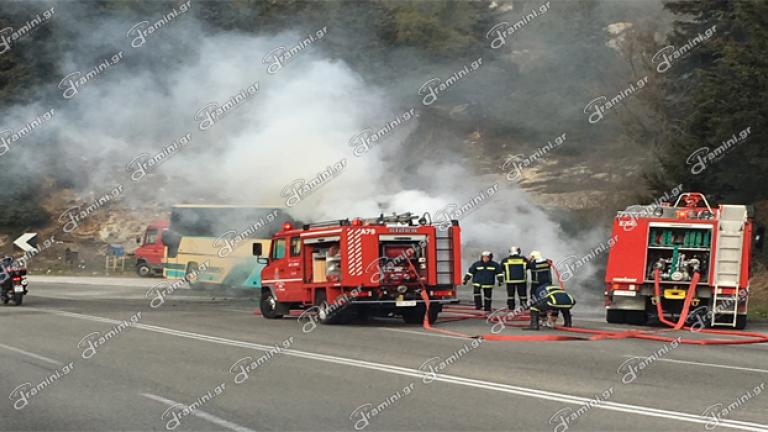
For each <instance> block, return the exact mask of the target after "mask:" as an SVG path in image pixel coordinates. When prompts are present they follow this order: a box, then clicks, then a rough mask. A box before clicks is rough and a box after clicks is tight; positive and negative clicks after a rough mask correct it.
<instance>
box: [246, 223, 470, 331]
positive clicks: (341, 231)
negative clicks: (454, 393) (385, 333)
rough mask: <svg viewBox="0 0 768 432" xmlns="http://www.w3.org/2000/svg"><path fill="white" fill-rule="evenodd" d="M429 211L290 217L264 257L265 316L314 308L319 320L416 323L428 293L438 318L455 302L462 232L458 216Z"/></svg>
mask: <svg viewBox="0 0 768 432" xmlns="http://www.w3.org/2000/svg"><path fill="white" fill-rule="evenodd" d="M428 216H429V215H428V214H425V215H424V216H423V217H422V218H420V219H418V221H416V219H417V218H418V216H412V215H411V214H410V213H405V214H403V215H394V216H383V215H381V216H379V217H377V218H370V219H361V218H355V219H352V220H349V219H345V220H336V221H331V222H321V223H315V224H307V225H303V226H301V227H294V226H292V225H291V224H290V223H286V224H285V225H284V226H283V229H282V231H280V232H278V233H277V234H275V236H274V237H273V238H272V242H271V246H270V250H269V255H268V257H262V258H261V259H262V260H263V261H262V262H263V263H265V264H267V265H266V267H265V268H264V269H263V270H262V273H261V277H262V284H263V287H262V293H261V312H262V315H263V316H264V317H265V318H270V319H272V318H280V317H282V316H283V315H286V314H288V313H289V311H290V310H292V309H303V310H307V309H311V310H313V311H314V312H316V317H317V319H318V321H320V322H321V323H334V322H343V321H346V320H348V319H349V318H351V317H352V316H353V315H355V314H356V315H357V316H367V315H379V316H393V315H400V316H402V317H403V320H404V321H405V322H406V323H414V324H415V323H420V322H421V321H422V320H423V319H424V315H425V312H426V305H425V300H424V298H423V295H427V296H428V298H429V303H430V307H429V311H430V313H429V320H430V321H431V322H434V321H435V320H436V319H437V315H438V313H439V312H440V311H441V309H442V305H443V304H445V303H450V302H456V301H458V298H457V286H458V285H460V284H461V250H460V248H461V246H460V245H461V238H460V228H459V224H458V221H451V222H450V223H445V224H441V225H439V226H438V225H434V224H432V222H431V218H429V217H428ZM258 252H260V251H256V250H254V254H255V255H257V254H259V253H258Z"/></svg>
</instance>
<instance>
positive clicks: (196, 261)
mask: <svg viewBox="0 0 768 432" xmlns="http://www.w3.org/2000/svg"><path fill="white" fill-rule="evenodd" d="M287 220H290V217H289V216H288V215H287V214H286V213H285V212H284V210H283V209H282V208H281V207H268V206H264V207H262V206H237V205H195V204H181V205H176V206H174V207H173V208H172V209H171V218H170V225H169V227H168V231H167V232H166V234H164V236H163V243H164V244H165V254H164V258H163V276H164V277H165V278H166V279H169V280H175V279H187V280H188V281H189V283H190V285H191V286H192V287H193V288H201V287H205V286H225V287H228V288H261V270H262V269H263V268H264V264H261V263H259V262H258V260H257V259H258V257H259V256H261V255H262V251H264V254H268V251H269V246H270V239H271V238H272V235H273V234H274V233H275V232H277V231H278V230H279V229H280V226H281V224H282V223H283V222H285V221H287Z"/></svg>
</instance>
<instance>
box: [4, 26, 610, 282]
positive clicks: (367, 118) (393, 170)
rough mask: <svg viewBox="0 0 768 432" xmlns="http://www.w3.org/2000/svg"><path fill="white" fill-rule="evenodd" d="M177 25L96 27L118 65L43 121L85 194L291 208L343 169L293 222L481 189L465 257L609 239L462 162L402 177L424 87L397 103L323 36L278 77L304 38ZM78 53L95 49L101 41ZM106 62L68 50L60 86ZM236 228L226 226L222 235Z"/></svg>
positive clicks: (553, 250) (410, 205)
mask: <svg viewBox="0 0 768 432" xmlns="http://www.w3.org/2000/svg"><path fill="white" fill-rule="evenodd" d="M178 19H179V20H184V21H183V22H181V21H180V22H179V23H175V24H173V25H172V26H169V27H167V28H164V29H161V30H160V31H159V32H158V33H157V34H156V35H155V36H153V38H152V39H150V40H148V41H147V43H146V44H145V45H144V46H142V47H140V48H132V47H131V46H130V40H129V39H127V38H125V31H126V30H127V29H128V28H130V26H131V24H132V23H125V22H121V23H115V24H114V25H110V26H105V25H101V26H100V30H99V31H100V34H102V35H105V36H104V37H105V39H107V37H106V35H111V36H110V37H111V39H109V41H110V44H111V45H113V46H114V49H113V50H111V51H105V52H118V51H123V52H124V54H123V59H122V60H120V62H118V63H116V64H114V65H112V66H111V67H110V68H109V69H107V70H106V71H104V72H103V73H101V74H99V75H97V76H96V77H95V78H93V79H91V80H90V81H88V82H87V83H86V84H85V85H84V86H82V88H80V89H79V92H78V93H77V94H76V95H75V96H74V97H72V98H71V99H67V100H64V99H63V98H61V99H60V100H58V101H55V105H54V106H57V107H58V108H57V114H56V121H55V122H52V123H51V124H50V125H48V126H46V129H45V136H46V137H47V139H48V142H47V143H45V145H47V146H51V148H53V147H55V148H56V149H57V150H56V152H55V153H56V154H57V155H58V156H57V158H59V162H61V161H62V160H63V161H66V162H67V163H66V165H68V166H70V169H72V167H75V168H74V169H78V168H82V169H86V170H87V171H88V179H89V182H88V184H85V185H83V184H81V185H80V187H79V189H80V190H81V191H83V192H86V191H88V192H95V193H96V194H99V193H104V192H107V191H108V190H111V189H112V188H113V187H114V186H115V185H116V184H123V185H124V186H125V192H124V194H123V196H122V197H121V199H122V200H123V202H124V203H125V205H140V204H141V203H142V202H143V201H144V200H146V197H147V196H152V197H153V198H159V199H160V200H161V202H163V203H164V205H166V206H168V207H170V205H173V204H176V203H236V204H268V205H275V204H278V205H285V203H286V200H287V199H288V198H289V197H290V193H288V190H289V189H291V185H296V181H297V180H304V181H305V182H310V181H311V180H312V178H313V177H316V176H317V175H318V174H319V173H321V172H322V171H325V170H327V169H328V168H329V167H330V171H331V172H334V173H335V174H334V175H333V176H331V177H330V180H328V181H327V182H325V183H324V184H322V186H320V187H319V188H316V189H314V190H312V191H311V192H309V193H306V194H305V195H304V196H302V199H301V200H299V201H298V202H292V203H291V204H292V207H291V211H292V213H293V214H294V216H296V217H297V218H300V219H302V220H305V221H309V220H318V219H320V220H325V219H330V218H346V217H354V216H375V215H378V214H379V213H381V212H386V213H392V212H406V211H411V212H415V213H421V212H426V211H428V212H431V213H432V214H433V218H435V219H437V218H439V217H440V215H441V214H443V213H445V212H444V211H443V212H441V210H445V209H448V208H452V209H454V210H455V209H460V208H461V207H462V206H464V205H465V203H471V202H472V201H473V199H474V198H475V197H476V196H478V194H482V195H483V196H484V197H485V198H484V199H483V200H481V201H479V202H476V203H475V204H473V205H471V207H473V211H472V212H471V213H469V214H464V215H461V219H462V221H461V222H462V226H463V230H464V231H463V232H464V241H465V246H466V253H465V261H469V260H471V259H473V258H474V255H475V254H476V253H477V252H479V251H480V250H484V249H490V250H493V251H494V252H495V253H496V255H497V256H499V255H502V254H506V252H507V250H508V248H509V246H510V245H512V244H515V245H518V246H520V247H522V248H523V250H524V252H530V251H531V250H533V249H539V250H542V251H543V252H544V254H545V255H547V256H548V257H550V258H552V259H553V260H555V261H559V260H561V259H563V258H565V257H567V256H569V255H571V254H576V255H577V256H578V257H581V256H582V255H584V254H586V252H587V250H588V249H589V248H591V247H594V246H595V245H596V244H597V243H598V242H599V241H600V238H599V236H598V235H594V234H591V235H589V238H586V239H579V240H578V241H574V240H569V239H566V238H563V235H562V233H561V231H560V228H559V226H558V225H557V224H556V223H555V222H553V220H552V219H551V218H549V217H548V215H547V214H546V213H545V212H544V211H543V210H541V209H539V208H537V207H536V206H535V205H533V204H532V203H531V200H530V198H529V197H528V196H527V195H526V193H525V192H523V191H521V190H520V189H518V188H517V187H516V185H515V184H513V183H510V182H507V181H506V180H505V178H504V175H503V173H501V172H499V175H498V176H496V177H493V176H487V175H486V176H485V177H483V178H480V177H477V176H476V175H475V173H473V172H471V170H470V168H469V167H471V166H472V165H471V164H469V163H466V161H462V160H461V159H460V158H459V156H458V155H456V156H455V157H454V156H449V157H442V158H441V160H431V159H428V160H423V161H419V163H418V165H420V167H421V169H420V170H419V172H418V173H417V174H411V175H410V176H409V177H408V178H407V181H406V179H405V178H403V177H402V176H404V175H405V174H403V171H402V169H401V164H400V161H399V160H398V154H399V153H400V150H401V149H402V146H404V145H407V143H408V138H409V133H410V132H411V131H412V130H413V129H414V128H415V127H416V126H417V122H418V121H419V119H418V116H419V112H420V110H422V109H424V107H423V106H422V105H421V103H420V100H421V98H420V97H419V96H418V94H417V90H418V88H414V89H413V97H412V98H411V99H410V100H406V101H399V100H392V99H391V98H390V97H389V95H390V94H401V93H402V89H401V88H398V87H397V86H398V83H392V86H393V88H392V89H389V88H386V87H378V88H374V87H372V86H371V85H370V84H368V83H366V81H365V80H364V79H363V77H361V76H359V75H358V74H357V73H355V72H354V71H353V70H352V69H350V68H349V67H348V66H347V65H345V64H344V63H343V62H340V61H337V60H333V59H329V58H326V57H325V56H324V54H323V50H322V43H323V42H322V40H319V41H316V42H315V43H314V44H313V45H309V46H306V47H305V48H304V49H302V50H301V51H300V52H298V54H297V55H296V56H295V58H294V59H293V60H292V61H291V62H290V63H288V64H286V65H285V66H284V67H283V68H282V69H281V70H279V71H278V72H277V73H275V74H269V73H267V68H266V65H265V64H263V63H262V58H263V57H264V56H265V55H266V54H267V53H269V52H270V51H272V50H273V49H274V48H276V47H278V46H288V47H290V46H291V45H292V44H295V43H296V42H298V41H300V40H301V39H302V38H303V37H305V34H301V33H284V34H280V35H276V36H273V37H251V36H245V35H241V34H237V33H214V34H208V35H205V36H202V35H203V34H204V32H203V31H202V29H201V28H200V26H199V24H198V23H197V22H196V21H195V20H194V18H193V17H192V16H186V17H181V18H178ZM108 28H109V29H114V30H107V29H108ZM328 32H333V28H329V29H328ZM85 33H87V32H84V34H85ZM83 37H85V36H83ZM176 42H178V45H177V46H176V47H171V45H173V44H174V43H176ZM83 46H87V47H88V48H89V49H93V46H92V43H89V44H84V45H83ZM104 57H107V56H101V57H97V58H94V57H93V56H89V54H87V53H84V52H81V51H73V52H71V53H68V54H67V55H66V56H65V58H66V59H67V60H66V61H65V62H64V63H63V64H62V65H61V70H60V71H59V74H57V75H56V76H55V77H52V80H53V81H55V82H54V83H52V84H53V85H56V84H58V82H59V80H60V79H62V78H63V77H64V76H66V75H67V74H69V73H71V72H73V71H82V73H83V74H84V73H85V72H87V70H89V69H90V68H92V67H93V66H95V65H96V64H98V63H99V61H100V60H101V58H104ZM437 72H441V71H436V73H437ZM478 73H479V72H478ZM428 78H429V77H425V80H426V79H428ZM457 85H461V84H457ZM249 87H250V88H251V92H250V93H249V94H248V97H247V98H245V99H244V100H243V101H242V102H239V103H238V104H236V105H235V107H234V108H233V109H231V110H229V111H227V112H226V113H224V114H222V115H220V116H219V117H218V119H217V120H216V122H215V123H214V124H213V125H206V126H210V127H208V128H206V129H205V130H201V128H200V126H201V121H200V119H201V118H203V117H204V116H200V115H199V114H198V113H199V111H200V110H201V109H203V107H205V106H206V105H208V104H210V103H211V102H213V103H215V104H216V105H218V106H222V105H224V104H225V102H227V100H229V99H230V98H232V97H234V96H235V95H237V94H238V93H241V92H243V94H246V93H248V90H247V89H248V88H249ZM36 106H41V107H46V106H47V105H45V104H37V105H36ZM411 107H415V114H416V118H412V119H410V120H408V121H407V122H403V124H402V125H401V126H399V127H396V128H394V129H393V131H392V132H391V133H389V134H387V135H386V137H385V138H384V139H383V140H382V141H381V142H379V143H377V144H376V145H375V146H373V148H371V149H370V150H369V151H367V152H365V153H363V154H361V155H360V156H359V157H358V156H356V155H355V154H354V153H353V150H354V149H353V147H351V146H350V144H349V143H350V140H351V139H352V137H354V136H356V135H358V134H360V133H361V132H362V131H364V130H365V129H366V128H371V129H373V130H374V131H376V130H378V129H380V128H382V127H384V125H386V124H387V123H388V122H390V121H392V120H393V119H396V118H398V116H400V115H401V114H402V113H404V112H407V110H408V109H410V108H411ZM31 112H35V111H34V109H30V108H29V107H13V108H11V109H10V110H9V111H8V112H7V115H6V118H7V119H22V118H24V116H28V115H29V114H30V113H31ZM40 112H41V113H42V112H43V110H40ZM196 114H197V118H198V119H197V120H196ZM187 134H189V137H190V140H189V143H188V144H184V145H180V146H177V148H176V149H175V150H174V151H173V152H172V154H168V155H166V156H165V157H163V158H161V159H162V162H161V163H160V164H159V165H156V166H153V167H151V169H149V170H148V172H149V174H148V175H147V176H141V178H140V180H139V181H138V182H135V181H133V180H132V179H131V175H132V173H135V166H134V168H133V169H131V168H130V167H128V165H129V163H130V162H131V161H135V159H136V158H137V157H138V156H140V155H142V154H144V153H146V155H145V156H142V157H143V158H142V157H140V158H139V161H147V160H148V158H151V157H153V156H155V155H156V154H158V153H161V152H162V151H163V149H164V148H165V147H166V146H169V145H170V144H171V143H172V142H174V141H177V140H178V139H179V138H180V137H183V136H186V135H187ZM456 139H457V140H462V139H463V137H456ZM40 145H41V144H38V146H40ZM38 148H40V149H41V150H43V151H46V150H45V149H44V148H42V147H38ZM52 154H53V152H52ZM41 165H43V162H41ZM48 169H50V165H49V168H48ZM37 172H41V173H44V172H45V169H44V168H43V167H41V168H40V170H38V171H37ZM405 184H407V185H408V186H404V185H405ZM414 185H415V186H414ZM494 185H496V186H494ZM489 188H490V189H492V190H493V194H490V193H488V190H489ZM451 206H453V207H451ZM105 211H108V210H105ZM248 223H249V221H243V222H242V226H246V225H247V224H248ZM238 228H242V227H233V226H226V227H222V231H225V230H227V229H238ZM592 273H593V269H592V268H591V267H590V268H584V269H582V270H581V271H580V272H579V273H578V278H579V279H581V280H584V279H585V278H587V277H589V276H592Z"/></svg>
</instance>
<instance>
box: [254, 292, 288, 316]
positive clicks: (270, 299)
mask: <svg viewBox="0 0 768 432" xmlns="http://www.w3.org/2000/svg"><path fill="white" fill-rule="evenodd" d="M259 309H261V314H262V315H263V316H264V318H267V319H278V318H282V317H283V315H282V314H280V313H278V303H277V300H275V296H273V295H272V291H271V290H268V289H265V290H263V291H262V292H261V299H260V301H259Z"/></svg>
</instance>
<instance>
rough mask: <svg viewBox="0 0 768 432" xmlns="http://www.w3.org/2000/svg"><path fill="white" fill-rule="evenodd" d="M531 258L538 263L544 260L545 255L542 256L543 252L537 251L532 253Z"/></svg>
mask: <svg viewBox="0 0 768 432" xmlns="http://www.w3.org/2000/svg"><path fill="white" fill-rule="evenodd" d="M531 258H533V259H534V260H536V261H541V260H542V259H543V255H541V252H539V251H537V250H535V251H533V252H531Z"/></svg>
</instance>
